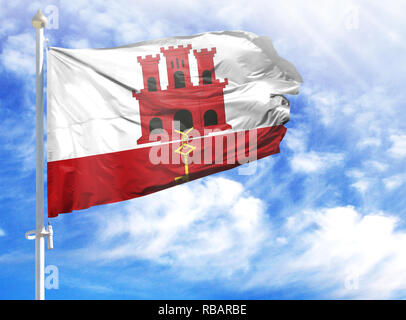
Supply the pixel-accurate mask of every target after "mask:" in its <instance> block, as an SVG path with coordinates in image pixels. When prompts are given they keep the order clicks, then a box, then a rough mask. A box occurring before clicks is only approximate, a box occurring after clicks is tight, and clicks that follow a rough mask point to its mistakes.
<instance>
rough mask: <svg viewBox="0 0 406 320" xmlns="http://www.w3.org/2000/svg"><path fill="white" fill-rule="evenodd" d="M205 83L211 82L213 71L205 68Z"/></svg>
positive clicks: (203, 75)
mask: <svg viewBox="0 0 406 320" xmlns="http://www.w3.org/2000/svg"><path fill="white" fill-rule="evenodd" d="M202 78H203V84H211V72H210V71H209V70H204V71H203V72H202Z"/></svg>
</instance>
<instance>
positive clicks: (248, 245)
mask: <svg viewBox="0 0 406 320" xmlns="http://www.w3.org/2000/svg"><path fill="white" fill-rule="evenodd" d="M158 197H159V201H157V200H156V199H158ZM99 223H100V224H99V232H98V234H100V236H99V237H98V239H96V241H95V242H96V243H98V244H100V247H98V248H97V249H95V253H94V255H93V257H94V258H95V259H100V258H102V259H104V260H106V261H112V260H117V259H125V258H137V259H148V260H153V261H155V262H157V263H161V264H162V263H163V264H168V265H174V266H175V267H182V268H184V269H188V270H192V269H193V270H195V271H196V270H199V273H203V274H205V277H212V276H215V275H219V274H221V275H222V276H228V275H230V274H233V273H234V272H237V271H243V270H246V269H248V268H249V266H250V264H251V258H252V257H253V256H254V255H255V254H256V253H257V251H258V249H259V248H260V247H262V246H263V245H264V241H265V240H266V239H267V237H268V234H269V231H270V225H269V223H268V220H267V218H266V214H265V212H264V207H263V203H262V201H261V200H259V199H258V198H254V197H252V196H250V195H249V194H248V193H247V191H246V190H244V187H243V186H242V185H241V184H240V183H238V182H235V181H233V180H229V179H225V178H208V179H206V180H203V181H195V182H193V183H190V184H188V185H181V186H178V187H175V188H171V189H168V190H165V191H162V192H160V193H159V195H152V196H149V197H148V198H144V199H137V200H136V201H132V202H128V205H126V206H125V207H124V210H123V211H121V212H115V213H109V215H108V218H106V219H102V220H101V221H100V222H99ZM87 252H88V251H87Z"/></svg>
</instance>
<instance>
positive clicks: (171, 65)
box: [171, 61, 173, 69]
mask: <svg viewBox="0 0 406 320" xmlns="http://www.w3.org/2000/svg"><path fill="white" fill-rule="evenodd" d="M171 66H172V69H173V61H171Z"/></svg>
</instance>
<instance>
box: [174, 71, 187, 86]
mask: <svg viewBox="0 0 406 320" xmlns="http://www.w3.org/2000/svg"><path fill="white" fill-rule="evenodd" d="M173 78H174V80H175V88H184V87H185V74H184V73H183V72H182V71H176V72H175V73H174V74H173Z"/></svg>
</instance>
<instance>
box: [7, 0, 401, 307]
mask: <svg viewBox="0 0 406 320" xmlns="http://www.w3.org/2000/svg"><path fill="white" fill-rule="evenodd" d="M0 1H1V2H0V3H1V6H0V8H1V11H0V17H1V21H2V24H1V25H0V71H1V78H0V145H1V147H0V161H1V166H0V299H33V298H34V241H28V240H26V239H25V238H24V234H25V232H27V231H29V230H32V229H34V228H35V30H34V29H33V28H32V26H31V18H32V16H33V15H34V14H35V12H36V11H37V10H38V9H39V8H41V9H42V10H43V11H44V12H45V15H47V16H49V17H50V15H52V19H53V20H52V21H53V22H52V23H51V25H52V29H46V30H45V36H46V37H47V38H48V39H49V45H51V46H59V47H66V48H102V47H112V46H119V45H125V44H130V43H134V42H138V41H144V40H150V39H157V38H165V37H170V36H175V35H192V34H196V33H200V32H206V31H216V30H245V31H250V32H253V33H256V34H258V35H266V36H268V37H270V38H271V39H272V41H273V44H274V47H275V49H276V50H277V51H278V54H279V55H280V56H282V57H283V58H285V59H287V60H288V61H290V62H292V63H293V64H294V65H295V66H296V68H297V70H298V71H299V73H300V74H301V76H302V78H303V84H302V86H301V89H300V93H299V94H298V95H296V96H288V98H289V100H290V103H291V120H290V121H289V122H288V123H287V124H286V127H287V128H288V131H287V134H286V136H285V138H284V140H283V141H282V143H281V152H280V154H277V155H273V156H271V157H267V158H265V159H262V160H259V161H258V162H257V168H256V170H255V173H254V174H252V175H241V174H240V172H239V170H238V168H236V169H232V170H229V171H226V172H223V173H219V174H215V175H212V176H209V177H206V178H203V179H200V180H196V181H193V182H190V183H187V184H183V185H180V186H177V187H174V188H171V189H167V190H165V191H161V192H158V193H155V194H152V195H149V196H146V197H142V198H138V199H134V200H129V201H125V202H120V203H115V204H109V205H103V206H97V207H93V208H90V209H87V210H84V211H77V212H74V213H70V214H64V215H60V216H59V217H58V218H55V219H49V221H50V222H51V223H52V226H53V228H54V232H55V236H54V250H52V251H49V250H46V265H47V266H51V268H54V269H55V268H56V269H57V270H58V275H59V278H58V279H59V281H58V288H57V289H55V288H54V289H48V290H46V297H47V299H405V298H406V249H405V248H406V197H405V194H406V170H405V169H406V165H405V160H406V112H405V101H406V90H405V89H404V87H405V83H406V81H405V80H406V63H405V60H404V59H405V56H406V44H405V43H406V41H405V37H406V20H405V19H404V12H406V3H405V2H404V1H394V0H392V1H385V2H382V1H379V2H378V1H376V2H373V3H372V2H371V1H321V0H319V1H299V0H297V1H293V0H284V1H269V0H268V1H265V0H262V1H255V0H253V1H249V2H247V1H239V0H234V1H214V0H206V1H185V0H181V1H179V0H174V1H163V0H159V1H156V0H149V1H124V0H119V1H99V0H94V1H86V2H85V1H79V0H70V1H62V0H61V1H50V0H49V1H22V0H15V1H5V0H0ZM44 138H45V139H46V137H44ZM179 202H182V210H179V207H178V203H179ZM52 266H54V267H52ZM54 269H53V270H54Z"/></svg>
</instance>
